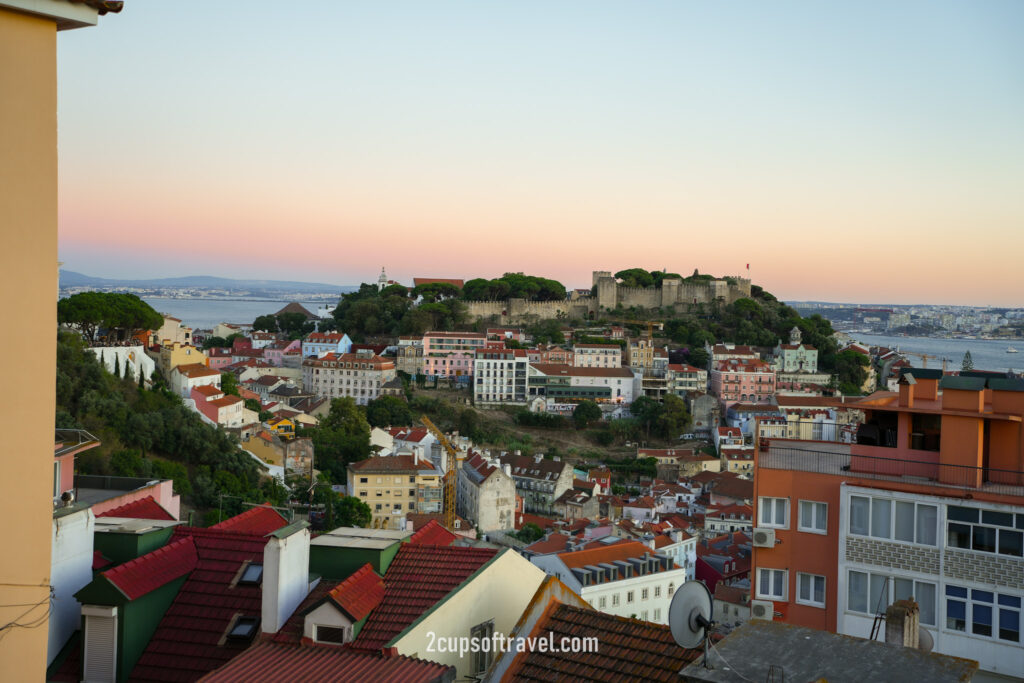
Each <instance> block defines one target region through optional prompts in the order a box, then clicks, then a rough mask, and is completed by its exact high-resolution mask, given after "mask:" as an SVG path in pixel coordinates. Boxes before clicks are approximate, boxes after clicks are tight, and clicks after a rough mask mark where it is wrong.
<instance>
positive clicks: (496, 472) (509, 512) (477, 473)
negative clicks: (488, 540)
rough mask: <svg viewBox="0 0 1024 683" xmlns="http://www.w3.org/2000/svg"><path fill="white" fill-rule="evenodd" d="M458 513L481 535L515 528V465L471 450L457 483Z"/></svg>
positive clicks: (456, 504) (459, 473)
mask: <svg viewBox="0 0 1024 683" xmlns="http://www.w3.org/2000/svg"><path fill="white" fill-rule="evenodd" d="M455 511H456V513H457V514H459V515H460V516H461V517H464V518H465V519H467V520H469V521H470V522H471V523H472V524H473V525H474V526H476V528H477V529H479V530H480V531H481V532H487V531H497V530H506V529H512V528H514V527H515V513H516V485H515V482H514V481H513V480H512V466H511V465H502V464H501V463H500V462H498V461H496V460H492V459H490V458H489V457H487V456H486V455H483V454H481V453H478V452H476V451H472V452H471V454H470V455H469V457H468V458H466V460H464V461H463V463H462V467H461V469H460V470H459V472H458V476H457V478H456V480H455Z"/></svg>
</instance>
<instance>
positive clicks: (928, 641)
mask: <svg viewBox="0 0 1024 683" xmlns="http://www.w3.org/2000/svg"><path fill="white" fill-rule="evenodd" d="M933 647H935V639H934V638H932V633H931V631H929V630H928V629H926V628H925V627H924V626H918V627H917V649H918V650H920V651H921V652H931V651H932V648H933Z"/></svg>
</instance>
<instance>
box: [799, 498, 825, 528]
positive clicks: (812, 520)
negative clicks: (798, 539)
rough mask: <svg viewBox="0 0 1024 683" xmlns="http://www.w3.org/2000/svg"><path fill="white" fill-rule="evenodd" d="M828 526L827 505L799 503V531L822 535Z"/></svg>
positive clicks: (810, 502)
mask: <svg viewBox="0 0 1024 683" xmlns="http://www.w3.org/2000/svg"><path fill="white" fill-rule="evenodd" d="M827 526H828V503H815V502H813V501H809V500H801V501H800V524H799V528H800V531H810V532H813V533H816V534H823V533H825V531H826V528H827Z"/></svg>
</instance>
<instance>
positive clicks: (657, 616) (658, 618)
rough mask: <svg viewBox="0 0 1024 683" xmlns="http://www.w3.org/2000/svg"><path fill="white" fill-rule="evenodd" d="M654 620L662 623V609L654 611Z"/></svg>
mask: <svg viewBox="0 0 1024 683" xmlns="http://www.w3.org/2000/svg"><path fill="white" fill-rule="evenodd" d="M654 620H655V621H661V609H656V610H654Z"/></svg>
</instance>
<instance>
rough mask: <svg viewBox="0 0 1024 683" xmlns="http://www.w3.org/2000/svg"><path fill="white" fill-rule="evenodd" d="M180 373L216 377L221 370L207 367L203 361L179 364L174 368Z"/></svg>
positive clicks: (190, 375)
mask: <svg viewBox="0 0 1024 683" xmlns="http://www.w3.org/2000/svg"><path fill="white" fill-rule="evenodd" d="M174 369H175V370H177V371H178V373H179V374H182V375H185V376H186V377H190V378H195V377H214V376H217V375H220V371H219V370H213V369H211V368H208V367H206V366H205V365H203V364H202V363H189V364H187V365H179V366H177V367H175V368H174Z"/></svg>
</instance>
